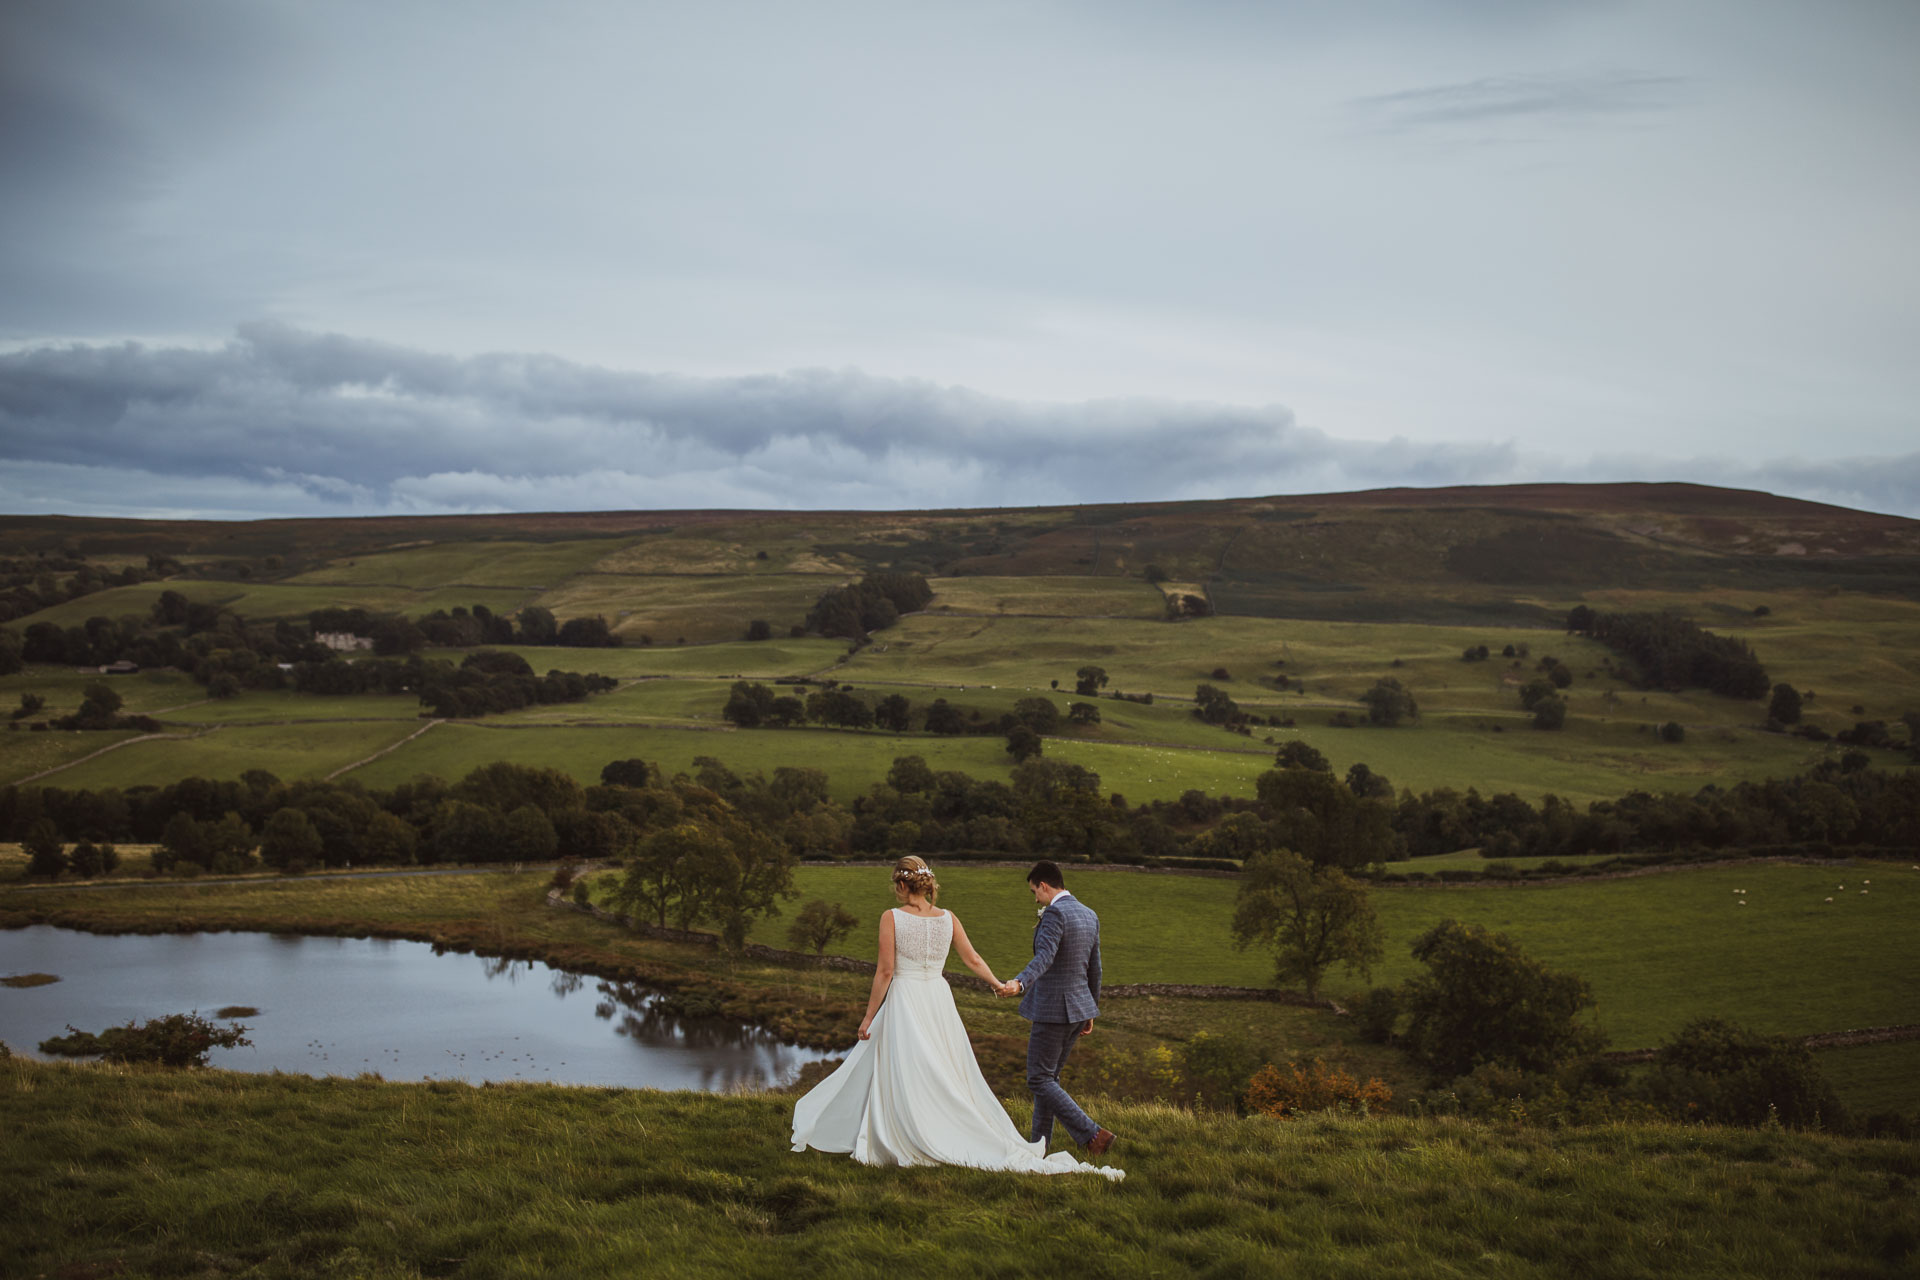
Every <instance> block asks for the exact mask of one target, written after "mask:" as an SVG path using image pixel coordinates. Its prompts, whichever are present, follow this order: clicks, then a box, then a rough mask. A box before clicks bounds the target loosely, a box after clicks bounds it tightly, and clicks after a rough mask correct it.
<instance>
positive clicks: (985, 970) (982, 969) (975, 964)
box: [947, 911, 1000, 990]
mask: <svg viewBox="0 0 1920 1280" xmlns="http://www.w3.org/2000/svg"><path fill="white" fill-rule="evenodd" d="M947 914H948V915H950V916H953V912H951V911H949V912H947ZM953 949H954V950H955V951H958V952H959V953H960V962H961V963H962V964H964V965H966V966H967V968H969V969H971V970H973V971H974V972H975V973H977V974H979V975H980V976H981V977H983V978H985V979H986V980H987V985H989V986H991V987H994V988H995V989H996V990H997V989H998V988H999V986H1000V979H998V978H996V977H994V976H993V970H992V968H990V967H989V966H988V964H987V962H986V961H985V960H982V959H981V958H980V953H979V952H978V951H975V950H974V949H973V944H972V943H971V942H968V941H967V931H966V929H964V928H963V927H961V924H960V917H959V916H953Z"/></svg>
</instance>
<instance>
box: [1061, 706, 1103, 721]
mask: <svg viewBox="0 0 1920 1280" xmlns="http://www.w3.org/2000/svg"><path fill="white" fill-rule="evenodd" d="M1067 722H1068V723H1069V724H1099V723H1100V708H1099V707H1096V706H1094V705H1093V704H1092V703H1091V702H1075V703H1072V704H1071V705H1069V706H1068V707H1067Z"/></svg>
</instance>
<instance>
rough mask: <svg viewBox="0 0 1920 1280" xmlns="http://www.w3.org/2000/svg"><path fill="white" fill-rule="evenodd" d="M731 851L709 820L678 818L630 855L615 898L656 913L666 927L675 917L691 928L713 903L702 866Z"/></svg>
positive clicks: (623, 905) (630, 906)
mask: <svg viewBox="0 0 1920 1280" xmlns="http://www.w3.org/2000/svg"><path fill="white" fill-rule="evenodd" d="M725 856H726V840H725V837H724V836H723V835H722V834H721V833H720V832H719V831H717V830H715V829H714V828H713V827H711V826H709V825H708V824H706V823H702V822H678V823H675V824H674V825H673V826H671V827H667V828H666V829H664V830H661V831H656V832H654V833H653V834H652V835H649V836H648V837H646V839H644V840H642V841H640V843H639V844H638V845H636V846H635V847H634V850H633V853H632V854H631V855H630V856H629V857H628V858H627V872H626V876H625V877H624V878H623V879H622V880H621V882H620V887H619V888H618V889H616V890H615V891H614V895H613V898H614V903H615V905H616V906H618V907H620V908H622V909H623V910H636V909H637V910H638V911H642V912H645V913H647V914H648V915H651V916H652V917H653V919H654V923H655V924H657V925H659V926H661V927H663V928H664V927H665V926H666V923H667V921H668V920H669V919H672V920H673V921H674V923H675V924H677V925H678V926H679V927H680V928H682V929H688V928H691V927H692V926H693V924H694V922H695V921H697V920H699V919H700V917H701V916H702V915H704V914H705V913H706V910H707V905H708V904H707V897H708V893H707V890H708V886H707V883H706V878H705V877H704V876H703V874H702V870H703V868H704V867H706V866H707V865H709V864H711V863H713V862H716V861H718V860H719V859H721V858H723V857H725Z"/></svg>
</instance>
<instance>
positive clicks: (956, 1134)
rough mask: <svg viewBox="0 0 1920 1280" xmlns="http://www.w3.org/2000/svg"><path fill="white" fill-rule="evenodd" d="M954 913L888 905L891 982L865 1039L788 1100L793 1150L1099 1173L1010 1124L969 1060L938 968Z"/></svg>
mask: <svg viewBox="0 0 1920 1280" xmlns="http://www.w3.org/2000/svg"><path fill="white" fill-rule="evenodd" d="M952 944H953V917H952V916H951V915H950V914H948V913H947V912H944V911H943V912H941V913H940V914H939V915H937V916H916V915H913V914H912V913H910V912H906V911H902V910H899V909H898V908H895V910H894V913H893V949H894V967H893V983H892V985H890V986H889V987H888V988H887V994H886V999H885V1000H884V1002H882V1004H881V1006H880V1011H879V1012H878V1013H876V1014H874V1016H873V1025H872V1026H871V1027H870V1028H869V1035H870V1038H869V1039H866V1040H862V1041H859V1042H858V1043H856V1044H855V1045H854V1046H853V1051H852V1052H851V1053H849V1054H848V1055H847V1059H846V1061H845V1062H842V1063H841V1064H840V1066H839V1067H838V1068H837V1069H836V1070H835V1071H834V1073H833V1074H832V1075H830V1076H828V1077H827V1078H826V1079H825V1080H822V1081H821V1082H820V1083H819V1084H817V1085H815V1086H814V1087H813V1088H812V1089H811V1090H809V1091H808V1092H807V1094H806V1096H805V1097H803V1098H801V1099H800V1101H799V1102H798V1103H796V1104H795V1105H794V1108H793V1149H794V1150H795V1151H805V1150H806V1149H807V1148H808V1147H812V1148H813V1149H814V1150H816V1151H834V1152H850V1153H851V1154H852V1155H853V1158H854V1159H855V1160H858V1161H860V1162H861V1163H862V1164H879V1165H918V1164H957V1165H965V1166H967V1167H969V1168H974V1169H997V1170H1004V1171H1006V1172H1010V1173H1097V1174H1101V1175H1104V1176H1105V1177H1108V1178H1111V1179H1113V1180H1114V1181H1116V1182H1117V1181H1119V1180H1120V1179H1121V1178H1124V1177H1126V1176H1127V1175H1126V1174H1125V1173H1124V1172H1123V1171H1121V1170H1119V1169H1111V1168H1101V1167H1100V1166H1098V1165H1091V1164H1083V1163H1082V1162H1080V1161H1078V1160H1076V1159H1074V1158H1073V1156H1072V1155H1071V1154H1070V1153H1068V1152H1065V1151H1059V1152H1055V1153H1054V1154H1053V1155H1048V1154H1046V1144H1045V1143H1043V1142H1029V1141H1027V1140H1026V1139H1025V1138H1023V1137H1021V1136H1020V1131H1019V1130H1018V1129H1016V1128H1014V1126H1013V1121H1012V1120H1010V1119H1009V1118H1008V1117H1007V1112H1006V1109H1005V1108H1004V1107H1002V1106H1001V1105H1000V1100H999V1099H998V1098H996V1097H994V1096H993V1090H992V1089H990V1088H988V1087H987V1081H986V1078H985V1077H984V1076H982V1075H981V1074H980V1065H979V1063H977V1062H976V1061H974V1057H973V1045H972V1043H971V1042H969V1041H968V1039H967V1029H966V1027H965V1026H963V1025H962V1024H961V1022H960V1011H959V1010H958V1009H956V1008H955V1007H954V1003H953V991H952V989H951V988H949V987H948V986H947V983H946V979H945V978H943V977H941V970H942V969H943V968H944V967H945V965H946V960H947V948H948V947H950V946H951V945H952Z"/></svg>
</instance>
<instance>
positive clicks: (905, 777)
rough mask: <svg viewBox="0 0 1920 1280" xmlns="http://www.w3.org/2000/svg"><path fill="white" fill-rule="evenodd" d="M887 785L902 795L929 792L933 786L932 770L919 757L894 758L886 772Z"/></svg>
mask: <svg viewBox="0 0 1920 1280" xmlns="http://www.w3.org/2000/svg"><path fill="white" fill-rule="evenodd" d="M887 785H888V786H889V787H892V788H893V789H894V790H895V791H898V792H900V793H901V794H902V795H917V794H919V793H920V792H923V791H931V790H933V786H934V778H933V770H932V769H931V768H929V767H928V765H927V762H926V760H924V759H923V758H921V757H920V756H895V757H894V758H893V766H892V767H891V768H890V769H888V770H887Z"/></svg>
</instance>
